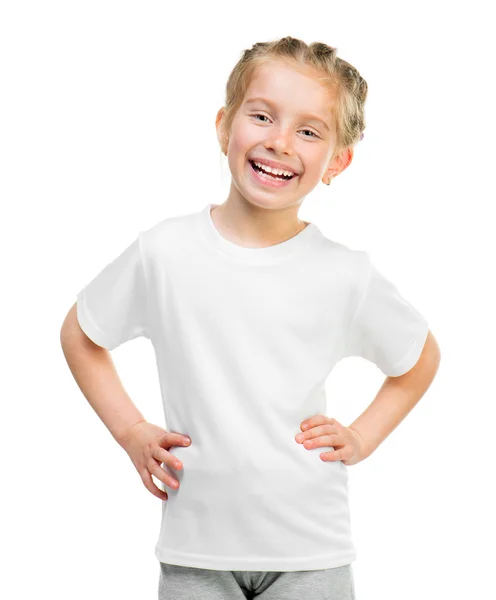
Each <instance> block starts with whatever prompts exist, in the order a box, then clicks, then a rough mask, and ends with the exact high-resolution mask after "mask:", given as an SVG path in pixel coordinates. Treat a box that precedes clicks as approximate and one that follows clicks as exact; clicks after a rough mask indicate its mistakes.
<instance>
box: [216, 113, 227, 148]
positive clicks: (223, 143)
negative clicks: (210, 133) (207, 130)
mask: <svg viewBox="0 0 496 600" xmlns="http://www.w3.org/2000/svg"><path fill="white" fill-rule="evenodd" d="M224 114H225V107H224V106H223V107H222V108H220V109H219V110H218V111H217V116H216V118H215V128H216V130H217V139H218V141H219V144H220V147H221V150H222V152H223V153H224V154H225V155H227V142H228V137H227V136H226V134H225V133H224V127H223V123H222V120H223V118H224Z"/></svg>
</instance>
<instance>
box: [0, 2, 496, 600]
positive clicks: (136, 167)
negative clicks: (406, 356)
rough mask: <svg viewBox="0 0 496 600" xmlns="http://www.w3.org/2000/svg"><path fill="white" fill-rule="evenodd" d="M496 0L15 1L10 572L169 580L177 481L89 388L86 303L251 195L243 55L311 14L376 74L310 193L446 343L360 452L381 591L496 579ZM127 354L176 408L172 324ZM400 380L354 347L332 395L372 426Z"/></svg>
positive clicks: (5, 154) (385, 599) (6, 125)
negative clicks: (355, 133)
mask: <svg viewBox="0 0 496 600" xmlns="http://www.w3.org/2000/svg"><path fill="white" fill-rule="evenodd" d="M486 6H487V4H485V3H483V2H471V3H469V4H466V3H453V2H435V1H434V2H433V1H431V2H425V1H423V2H409V3H398V2H378V1H376V2H353V3H351V2H350V3H344V2H339V3H338V2H332V1H326V2H316V1H311V0H307V1H305V2H288V1H285V2H279V1H277V2H270V3H267V2H265V3H262V5H259V4H256V3H249V2H230V3H227V2H226V3H219V2H209V3H202V2H196V3H191V2H188V3H166V2H157V1H154V2H128V1H124V2H123V1H120V2H114V1H108V0H99V1H98V2H95V1H93V0H87V1H86V2H63V1H59V2H55V1H50V0H47V1H45V2H26V1H22V0H18V1H17V2H10V3H7V2H6V3H3V4H2V6H1V8H0V85H1V88H2V91H1V94H0V104H1V110H0V152H1V155H0V164H1V166H0V170H1V175H0V196H1V200H2V219H1V232H2V235H1V238H0V240H1V241H0V243H1V250H2V253H1V255H2V280H3V286H2V287H3V289H4V292H3V294H2V314H3V318H2V342H3V343H2V355H3V357H2V364H3V369H2V378H1V382H2V402H1V404H2V421H1V422H2V426H1V435H0V443H1V450H2V451H1V458H2V489H3V492H2V511H1V517H0V518H1V522H0V527H1V532H2V533H1V536H0V539H1V542H0V544H1V550H2V555H3V558H2V577H1V578H0V595H1V596H2V597H4V598H8V599H9V600H15V599H16V600H17V599H24V598H35V597H41V596H43V597H49V598H51V599H52V600H56V599H64V600H67V599H68V598H71V600H80V599H81V600H83V599H87V598H94V599H95V600H104V599H105V600H108V599H113V598H116V599H117V598H119V599H120V600H127V599H130V600H131V599H133V600H135V599H137V598H140V599H143V600H144V599H149V600H154V599H155V598H156V597H157V587H158V575H159V564H158V562H157V560H156V558H155V556H154V553H153V550H154V545H155V543H156V540H157V538H158V533H159V525H160V511H161V506H160V500H159V499H158V498H156V497H155V496H153V495H152V494H151V493H150V492H148V490H146V488H145V487H144V485H143V484H142V482H141V479H140V477H139V475H138V473H137V472H136V471H135V469H134V467H133V464H132V463H131V461H130V459H129V457H128V456H127V454H126V453H125V452H124V451H123V450H122V448H121V447H120V446H118V445H117V444H116V442H115V441H114V440H113V438H112V436H111V435H110V433H109V432H108V431H107V429H106V428H105V426H104V425H103V423H102V422H101V421H100V420H99V418H98V417H97V415H96V413H94V412H93V410H92V409H91V407H90V406H89V404H88V403H87V401H86V400H85V398H84V396H83V395H82V393H81V392H80V390H79V388H78V386H77V384H76V382H75V380H74V379H73V377H72V375H71V373H70V371H69V368H68V366H67V364H66V362H65V359H64V356H63V353H62V350H61V346H60V341H59V334H60V328H61V326H62V322H63V320H64V318H65V315H66V314H67V312H68V310H69V309H70V307H71V305H72V304H73V303H74V302H75V300H76V293H77V292H78V291H79V290H80V289H81V288H82V287H83V286H84V285H86V283H88V282H89V281H90V280H91V279H92V278H93V277H94V276H95V275H96V274H97V273H98V272H99V271H100V270H101V269H102V268H103V267H104V266H105V265H106V264H107V263H108V262H110V261H111V260H112V259H113V258H114V257H116V256H117V255H118V254H119V253H120V252H121V251H122V250H123V249H124V248H125V247H126V246H127V245H128V244H129V243H130V242H131V241H132V240H133V239H134V237H135V236H136V234H137V232H138V231H139V230H142V229H146V228H148V227H150V226H152V225H153V224H155V223H156V222H158V221H159V220H161V219H163V218H166V217H169V216H174V215H179V214H186V213H189V212H192V211H197V210H199V209H201V208H203V207H204V206H205V204H206V203H207V202H214V203H222V202H223V201H224V200H225V198H226V197H227V193H228V189H229V183H230V174H229V171H228V166H227V159H226V158H225V157H222V156H221V154H220V150H219V146H218V142H217V138H216V134H215V126H214V122H215V116H216V112H217V110H218V109H219V108H220V107H221V106H222V105H223V100H224V96H223V94H224V88H225V83H226V80H227V77H228V75H229V73H230V71H231V69H232V68H233V67H234V65H235V63H236V62H237V60H238V59H239V58H240V57H241V53H242V51H243V50H244V49H246V48H249V47H251V46H252V44H254V43H255V42H258V41H267V40H272V39H277V38H280V37H283V36H285V35H291V36H294V37H299V38H301V39H303V40H304V41H306V42H307V43H310V42H312V41H322V42H325V43H327V44H329V45H331V46H335V47H337V48H338V55H339V56H340V57H342V58H344V59H345V60H347V61H349V62H351V63H352V64H353V65H355V66H356V67H357V68H358V69H359V71H360V72H361V74H362V75H363V77H365V79H366V80H367V82H368V84H369V96H368V100H367V104H366V119H367V127H366V130H365V138H364V140H363V141H362V142H361V143H359V144H358V146H357V147H356V150H355V157H354V160H353V162H352V164H351V166H350V167H349V168H348V169H347V170H346V171H345V172H343V173H342V174H341V175H340V176H339V177H337V178H336V179H335V180H334V181H333V182H332V184H331V185H330V186H326V185H324V184H320V185H319V186H317V187H316V188H315V189H314V190H313V191H312V193H311V194H309V195H308V196H307V198H306V199H305V201H304V203H303V205H302V208H301V210H300V218H302V219H304V220H309V221H313V222H315V223H316V224H317V225H318V227H319V228H320V229H321V230H322V232H323V233H324V234H325V235H326V236H328V237H330V238H331V239H335V240H337V241H339V242H342V243H344V244H347V245H349V246H350V247H353V248H358V249H364V250H367V251H368V252H369V253H370V256H371V259H372V260H373V261H374V263H375V264H376V265H377V266H378V268H380V269H381V271H382V272H383V273H384V274H385V275H386V276H388V277H389V278H390V279H391V280H392V281H393V282H394V283H395V284H396V285H397V287H398V289H399V291H400V292H401V293H402V295H403V296H404V297H405V298H407V299H408V300H409V301H410V302H411V303H412V304H413V305H414V306H415V307H416V308H418V310H419V311H420V312H422V314H423V315H424V316H425V317H426V318H427V320H428V321H429V324H430V328H431V331H432V332H433V334H434V335H435V337H436V339H437V340H438V343H439V345H440V348H441V353H442V357H441V366H440V369H439V371H438V374H437V377H436V378H435V380H434V382H433V384H432V385H431V387H430V388H429V390H428V391H427V393H426V394H425V396H424V397H423V398H422V399H421V400H420V402H419V404H418V405H417V406H416V407H415V408H414V409H413V411H412V412H411V413H410V415H409V416H408V417H407V418H406V419H405V420H404V421H403V422H402V423H401V424H400V425H399V427H398V428H397V429H396V430H395V431H394V432H393V433H392V434H391V435H390V436H389V437H388V438H387V439H386V441H385V442H384V443H383V444H382V445H381V446H380V447H379V448H378V449H377V451H376V452H375V453H374V454H373V455H372V456H371V457H369V458H368V459H367V460H365V461H363V462H362V463H360V464H358V465H355V466H352V467H349V475H350V503H351V519H352V531H353V536H354V542H355V545H356V548H357V553H358V554H357V560H356V561H355V562H354V563H353V569H354V576H355V587H356V594H357V599H358V600H417V599H419V598H422V599H423V600H437V599H439V598H450V600H458V599H460V600H461V599H462V598H463V599H465V598H468V597H470V598H496V584H495V582H494V574H493V570H494V568H493V567H494V565H493V563H494V559H495V558H496V556H495V552H494V539H495V536H496V527H495V518H494V506H495V505H496V495H495V492H494V487H495V486H494V472H495V471H494V460H495V458H496V456H495V451H494V436H495V429H494V417H495V401H496V393H495V386H494V375H493V369H494V364H495V362H496V351H495V342H494V340H495V335H496V322H495V318H494V309H495V301H496V297H495V292H494V288H495V286H494V273H495V269H494V257H495V256H496V254H495V250H496V248H495V246H496V244H495V240H494V224H495V221H494V218H495V217H494V211H493V208H494V206H493V205H494V202H495V200H496V196H495V186H494V178H493V175H494V168H493V167H494V160H495V154H494V151H493V148H494V135H495V119H494V114H493V111H494V91H495V90H494V76H493V75H494V60H495V58H496V57H495V53H494V46H493V30H492V25H491V23H492V21H491V20H490V19H489V14H488V12H487V8H485V7H486ZM112 357H113V359H114V362H115V364H116V367H117V369H118V372H119V374H120V376H121V379H122V381H123V383H124V385H125V387H126V389H127V390H128V392H129V394H130V396H131V397H132V398H133V401H134V402H135V404H136V405H137V406H138V408H139V409H140V410H141V411H142V413H143V415H144V416H145V418H146V419H147V420H149V421H150V422H154V423H156V424H158V425H160V426H162V427H165V426H166V423H165V421H164V414H163V409H162V405H161V399H160V390H159V385H158V378H157V373H156V366H155V362H154V361H155V357H154V353H153V348H152V346H151V344H150V343H149V342H148V341H147V340H145V339H144V338H140V339H138V340H134V341H132V342H129V343H127V344H125V345H123V346H121V347H120V348H118V349H116V350H115V351H114V352H113V353H112ZM382 381H383V376H382V374H381V372H380V371H379V370H378V369H377V368H376V367H375V366H374V365H373V364H371V363H368V362H367V361H364V360H363V359H359V358H349V359H346V360H343V361H341V362H340V363H339V364H338V365H337V366H336V368H335V370H334V371H333V372H332V373H331V375H330V376H329V379H328V386H327V389H328V410H327V414H328V415H329V416H332V417H335V418H336V419H337V420H338V421H340V422H341V423H343V424H345V425H349V424H350V423H351V422H352V421H353V420H354V419H355V418H356V417H357V416H358V415H359V414H360V413H361V412H362V411H363V410H365V408H366V406H367V405H368V404H369V403H370V402H371V401H372V400H373V398H374V396H375V394H376V392H377V391H378V389H379V387H380V386H381V384H382ZM261 418H263V415H261ZM156 483H157V482H156ZM288 526H290V524H288ZM185 597H186V596H185Z"/></svg>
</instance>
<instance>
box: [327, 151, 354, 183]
mask: <svg viewBox="0 0 496 600" xmlns="http://www.w3.org/2000/svg"><path fill="white" fill-rule="evenodd" d="M353 153H354V150H353V148H345V149H344V150H343V151H342V152H340V153H339V154H338V155H337V156H335V157H334V158H332V159H331V160H330V161H329V164H328V165H327V169H326V170H325V173H324V175H323V176H322V181H324V179H329V178H331V179H333V178H334V177H337V176H338V175H339V174H340V173H342V172H343V171H344V170H345V169H346V168H347V167H349V166H350V164H351V161H352V160H353Z"/></svg>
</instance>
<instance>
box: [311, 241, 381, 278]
mask: <svg viewBox="0 0 496 600" xmlns="http://www.w3.org/2000/svg"><path fill="white" fill-rule="evenodd" d="M319 250H320V252H319V254H320V259H321V261H322V264H323V266H324V267H325V269H328V268H330V269H332V270H333V271H335V270H336V269H337V270H339V271H342V272H343V273H344V274H346V275H347V276H348V278H349V279H350V282H353V283H356V284H357V285H363V284H364V283H365V282H366V281H367V279H368V276H369V273H370V266H371V262H370V256H369V253H368V252H367V251H366V250H363V249H359V248H352V247H351V246H348V245H346V244H343V243H342V242H337V241H335V240H331V239H329V238H328V237H326V236H324V235H323V236H322V244H320V248H319Z"/></svg>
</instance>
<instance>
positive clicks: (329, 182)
mask: <svg viewBox="0 0 496 600" xmlns="http://www.w3.org/2000/svg"><path fill="white" fill-rule="evenodd" d="M331 179H332V177H329V181H328V182H327V183H326V182H325V181H324V183H325V184H326V185H331Z"/></svg>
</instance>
